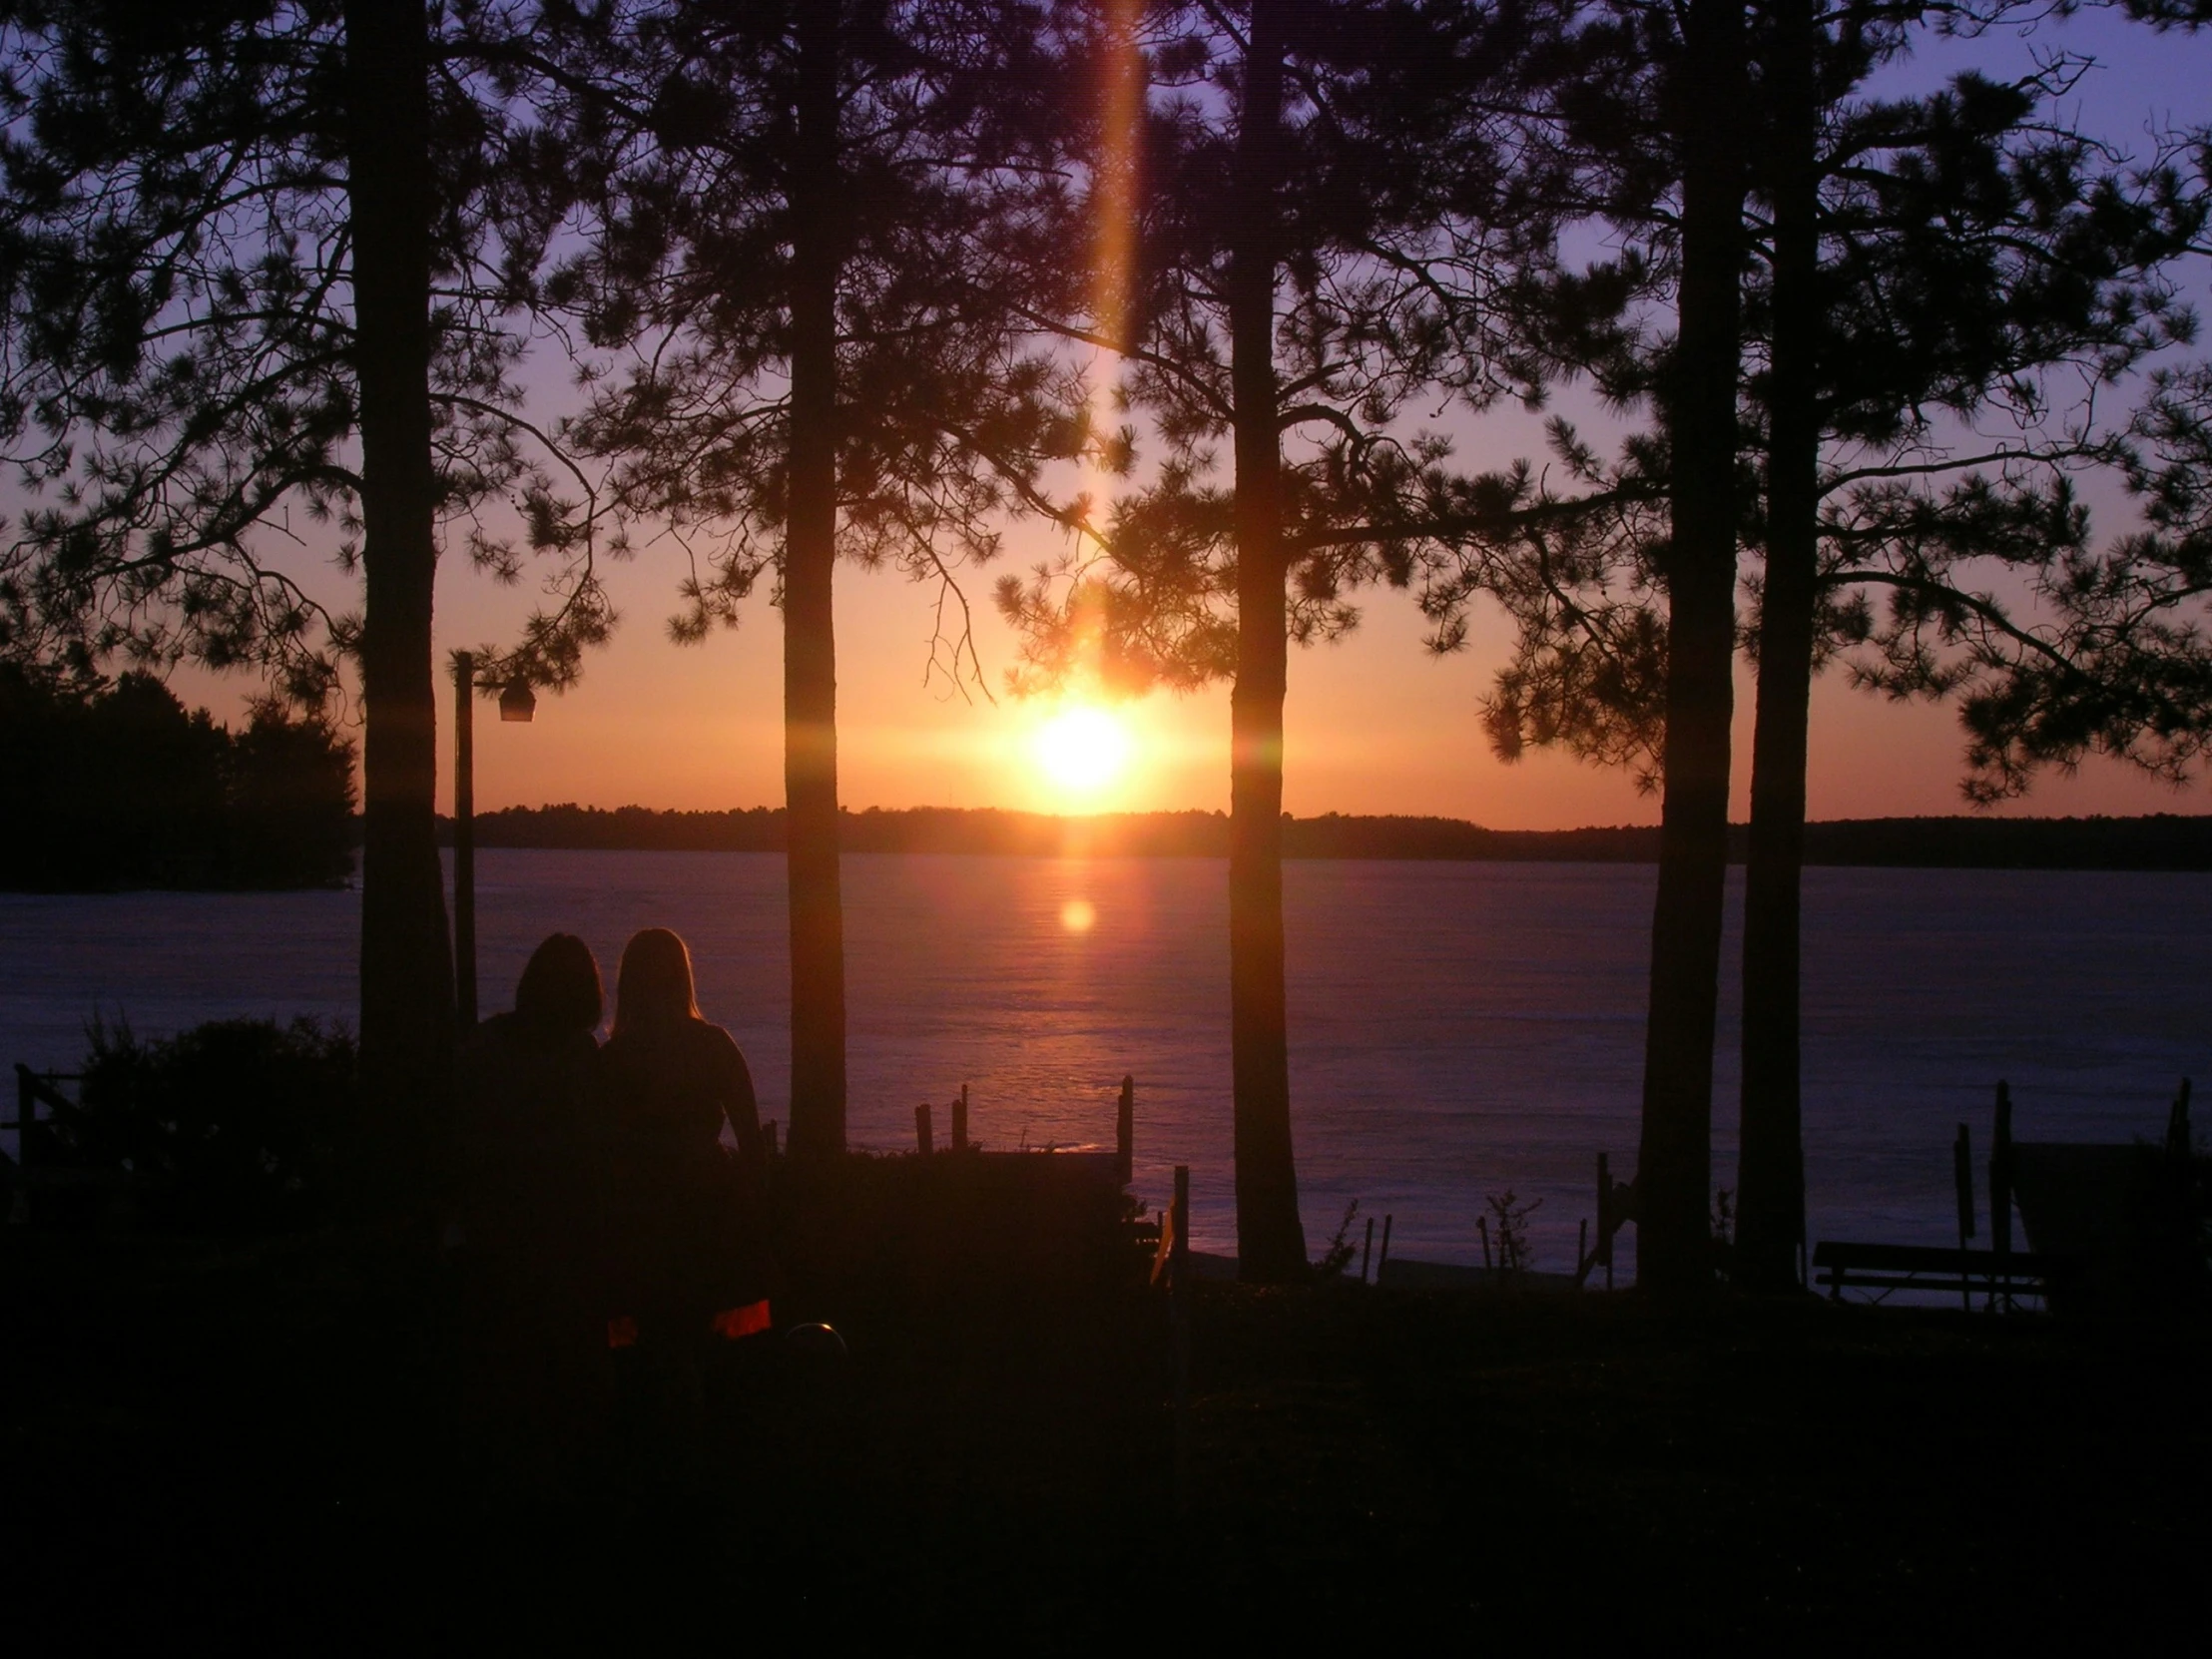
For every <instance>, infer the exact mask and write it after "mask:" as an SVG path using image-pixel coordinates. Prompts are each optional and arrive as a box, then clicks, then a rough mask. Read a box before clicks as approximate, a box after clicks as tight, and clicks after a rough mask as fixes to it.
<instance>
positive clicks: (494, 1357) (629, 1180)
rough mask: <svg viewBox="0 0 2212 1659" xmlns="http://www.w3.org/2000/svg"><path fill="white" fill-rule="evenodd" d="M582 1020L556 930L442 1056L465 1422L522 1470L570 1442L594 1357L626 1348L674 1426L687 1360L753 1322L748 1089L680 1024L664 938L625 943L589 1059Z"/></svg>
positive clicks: (599, 1393) (690, 1018)
mask: <svg viewBox="0 0 2212 1659" xmlns="http://www.w3.org/2000/svg"><path fill="white" fill-rule="evenodd" d="M602 1006H603V992H602V988H601V983H600V977H599V966H598V963H597V962H596V961H594V960H593V957H592V954H591V951H590V949H589V947H587V946H586V945H585V944H584V942H583V940H581V939H579V938H577V937H575V936H574V935H573V934H568V933H556V934H554V935H553V936H552V937H550V938H548V939H547V940H546V941H545V942H544V943H543V944H541V945H539V946H538V948H537V950H536V951H535V952H533V953H532V955H531V957H530V961H529V965H528V966H527V967H525V968H524V969H523V973H522V979H521V982H520V983H519V984H518V985H517V986H516V989H515V1006H514V1011H513V1012H512V1013H506V1014H498V1015H494V1016H493V1017H492V1018H491V1019H488V1020H486V1021H485V1022H484V1023H483V1024H482V1025H481V1026H479V1027H478V1028H477V1030H476V1031H475V1032H474V1033H473V1034H472V1035H471V1037H470V1039H469V1041H468V1042H467V1043H466V1045H465V1046H464V1049H463V1055H462V1065H461V1082H462V1090H461V1096H462V1110H461V1117H460V1123H459V1125H458V1129H459V1135H458V1142H459V1144H458V1146H457V1149H456V1150H457V1152H458V1154H459V1160H458V1162H459V1174H460V1178H461V1179H460V1189H461V1191H460V1196H461V1199H462V1217H463V1227H464V1230H465V1232H466V1234H467V1237H468V1239H469V1241H470V1245H471V1254H472V1256H473V1257H474V1259H475V1262H476V1271H475V1272H474V1273H473V1274H472V1275H471V1276H470V1282H471V1285H472V1294H471V1295H470V1297H469V1307H468V1310H467V1318H468V1319H469V1321H470V1325H471V1330H470V1332H469V1337H470V1342H469V1345H468V1346H469V1347H470V1348H471V1349H472V1350H474V1351H475V1352H476V1360H477V1364H476V1366H475V1367H474V1368H473V1376H474V1379H475V1390H474V1391H476V1392H478V1393H479V1395H480V1397H479V1399H478V1401H477V1404H478V1407H479V1409H478V1410H477V1411H476V1412H474V1413H472V1414H474V1415H478V1416H479V1417H482V1418H484V1425H485V1427H486V1428H487V1429H488V1430H489V1431H490V1432H491V1433H492V1434H493V1436H494V1437H495V1438H507V1437H509V1436H518V1437H519V1439H520V1440H521V1442H522V1443H521V1444H518V1445H517V1446H516V1447H515V1451H516V1452H517V1454H518V1457H519V1460H520V1462H521V1463H522V1465H523V1466H525V1467H528V1466H533V1465H537V1466H542V1465H543V1464H544V1463H545V1462H546V1461H547V1458H548V1454H550V1455H551V1456H552V1457H554V1458H559V1457H560V1456H562V1454H563V1453H564V1452H567V1451H572V1450H574V1449H576V1441H577V1439H578V1437H579V1436H581V1435H583V1434H585V1433H587V1432H588V1431H589V1429H590V1426H591V1423H592V1420H593V1419H594V1418H595V1417H596V1416H597V1415H598V1414H599V1408H600V1407H601V1406H602V1405H603V1404H604V1403H605V1393H606V1389H607V1387H608V1385H609V1379H608V1377H607V1373H606V1362H607V1358H608V1353H609V1350H610V1349H615V1350H621V1349H629V1348H634V1349H636V1350H637V1351H638V1354H637V1358H638V1360H639V1361H640V1363H641V1364H642V1365H643V1366H644V1368H645V1369H646V1370H647V1371H648V1372H649V1373H650V1374H651V1377H652V1380H653V1381H652V1383H651V1389H652V1391H653V1392H654V1393H655V1394H656V1395H657V1396H660V1397H661V1398H662V1400H663V1403H664V1404H665V1405H666V1406H668V1407H669V1408H672V1409H674V1410H676V1411H678V1412H681V1413H686V1414H688V1413H689V1412H690V1411H691V1410H693V1409H695V1408H696V1402H697V1394H698V1388H699V1368H700V1364H701V1359H702V1355H701V1350H702V1348H703V1346H704V1345H705V1344H707V1343H708V1342H710V1341H712V1340H714V1338H715V1337H716V1336H717V1335H718V1334H719V1335H720V1336H723V1337H731V1336H739V1335H744V1334H746V1333H747V1332H748V1331H750V1330H751V1329H755V1328H758V1327H759V1326H762V1325H765V1323H766V1317H767V1309H766V1307H765V1306H763V1302H764V1299H765V1298H766V1296H767V1292H768V1287H767V1284H766V1277H767V1268H768V1264H767V1252H766V1249H765V1232H766V1229H765V1216H764V1214H763V1204H762V1190H763V1178H764V1176H765V1173H766V1159H765V1148H764V1146H763V1142H762V1136H761V1125H760V1114H759V1108H758V1105H757V1102H756V1100H755V1098H754V1093H753V1077H752V1073H751V1072H750V1071H749V1070H748V1069H747V1066H746V1063H745V1055H744V1054H743V1053H742V1052H741V1051H740V1049H739V1048H738V1045H737V1043H736V1042H735V1041H734V1040H732V1038H731V1036H730V1034H729V1033H728V1032H727V1031H725V1030H723V1029H722V1027H720V1026H719V1025H714V1024H710V1023H709V1022H708V1021H707V1020H706V1019H705V1018H703V1017H702V1016H701V1014H700V1012H699V1004H698V998H697V993H696V991H695V989H694V984H693V977H692V962H691V953H690V951H689V950H688V949H686V948H685V945H684V941H683V940H682V939H681V938H679V937H678V936H677V935H676V934H675V933H672V932H670V931H669V930H668V929H667V928H665V927H649V928H647V929H645V930H644V931H643V932H640V933H638V934H637V935H636V936H635V937H634V938H632V939H631V940H630V942H629V944H628V945H627V946H626V947H625V948H624V950H623V953H622V967H621V970H620V972H619V974H618V975H617V978H616V982H615V1019H614V1032H613V1034H612V1035H611V1036H610V1037H609V1038H608V1040H607V1042H606V1044H605V1046H604V1047H602V1046H601V1045H600V1043H599V1041H598V1039H597V1035H596V1033H597V1029H598V1026H599V1022H600V1016H601V1012H602ZM725 1128H728V1130H729V1131H730V1132H731V1136H732V1138H733V1139H734V1140H735V1143H736V1145H735V1149H734V1151H733V1150H732V1149H730V1148H726V1147H725V1145H724V1142H723V1131H724V1129H725ZM502 1396H504V1397H502ZM533 1441H537V1442H540V1443H537V1444H532V1443H530V1442H533ZM547 1441H549V1442H550V1443H544V1442H547Z"/></svg>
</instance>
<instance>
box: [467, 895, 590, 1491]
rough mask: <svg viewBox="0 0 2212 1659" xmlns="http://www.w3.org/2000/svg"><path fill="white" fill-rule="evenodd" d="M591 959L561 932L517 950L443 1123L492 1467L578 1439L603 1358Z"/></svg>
mask: <svg viewBox="0 0 2212 1659" xmlns="http://www.w3.org/2000/svg"><path fill="white" fill-rule="evenodd" d="M604 1002H605V997H604V992H603V990H602V988H601V984H600V978H599V964H598V962H597V961H595V960H594V959H593V958H592V953H591V949H590V947H589V946H587V945H586V944H585V943H584V941H583V940H582V939H580V938H578V937H577V936H576V935H575V934H573V933H555V934H553V935H552V936H551V937H549V938H547V939H546V940H545V941H544V942H543V943H541V944H540V945H539V946H538V947H537V949H536V950H534V951H533V952H531V955H530V960H529V963H528V965H527V966H526V967H524V968H523V970H522V978H521V981H520V982H519V983H518V984H517V985H516V986H515V1005H514V1010H513V1011H512V1012H511V1013H504V1014H494V1015H493V1016H492V1017H491V1018H490V1019H487V1020H485V1021H484V1022H483V1023H482V1024H481V1025H479V1026H477V1027H476V1029H475V1030H474V1031H472V1032H470V1033H468V1035H467V1037H466V1038H465V1039H464V1041H463V1043H462V1045H461V1051H460V1055H459V1066H458V1072H459V1082H460V1091H459V1107H458V1112H457V1114H456V1119H455V1123H454V1161H453V1164H454V1176H455V1182H454V1186H455V1192H454V1197H455V1200H456V1204H455V1219H456V1220H457V1222H458V1223H459V1240H460V1242H461V1243H462V1245H463V1250H462V1257H461V1259H462V1263H463V1268H464V1272H463V1279H462V1283H463V1287H464V1298H463V1302H464V1308H465V1310H466V1321H465V1335H464V1339H463V1345H462V1346H463V1358H464V1361H465V1372H466V1380H467V1384H468V1386H467V1392H468V1395H469V1398H470V1400H471V1406H472V1408H471V1410H470V1416H471V1418H472V1419H474V1421H475V1423H476V1427H477V1430H478V1432H477V1433H476V1434H474V1435H473V1436H472V1441H473V1443H475V1444H476V1445H477V1447H478V1449H479V1451H480V1452H481V1453H483V1454H484V1455H485V1456H487V1457H488V1458H489V1459H491V1460H492V1461H493V1462H494V1464H495V1465H500V1466H497V1467H496V1468H495V1471H494V1472H495V1473H496V1475H497V1476H498V1477H499V1478H501V1479H514V1478H521V1479H524V1480H533V1479H535V1478H536V1477H537V1476H539V1475H541V1474H548V1473H553V1472H554V1471H558V1470H559V1469H560V1468H561V1466H562V1464H564V1463H565V1462H569V1461H572V1460H573V1458H574V1457H575V1456H576V1455H577V1454H578V1453H579V1452H580V1451H582V1449H583V1446H582V1439H583V1437H584V1436H585V1435H586V1433H587V1432H588V1426H589V1423H590V1422H591V1420H592V1417H593V1415H594V1414H595V1400H596V1395H597V1393H598V1392H599V1389H600V1383H599V1374H600V1372H601V1371H603V1369H604V1346H603V1342H602V1340H601V1338H600V1335H599V1333H600V1329H601V1321H602V1320H603V1318H604V1313H603V1305H604V1302H605V1297H606V1289H605V1284H604V1281H605V1230H604V1226H603V1221H604V1210H605V1202H604V1193H605V1185H606V1181H605V1166H606V1153H607V1138H608V1137H607V1126H606V1121H605V1110H606V1107H605V1093H604V1088H603V1085H602V1081H601V1070H600V1055H599V1039H598V1035H597V1032H598V1027H599V1020H600V1014H601V1011H602V1008H603V1006H604Z"/></svg>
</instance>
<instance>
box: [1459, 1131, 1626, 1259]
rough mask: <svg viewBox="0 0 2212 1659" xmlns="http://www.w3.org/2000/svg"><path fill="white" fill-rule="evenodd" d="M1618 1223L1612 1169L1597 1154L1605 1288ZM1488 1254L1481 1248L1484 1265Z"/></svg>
mask: <svg viewBox="0 0 2212 1659" xmlns="http://www.w3.org/2000/svg"><path fill="white" fill-rule="evenodd" d="M1619 1231H1620V1224H1619V1223H1617V1222H1615V1221H1614V1220H1613V1170H1612V1165H1611V1162H1610V1160H1608V1159H1607V1157H1606V1156H1605V1154H1604V1153H1602V1152H1600V1153H1599V1154H1598V1155H1597V1265H1598V1266H1599V1267H1601V1268H1603V1269H1604V1270H1605V1288H1606V1289H1607V1290H1611V1289H1612V1288H1613V1235H1614V1234H1615V1233H1617V1232H1619ZM1488 1256H1489V1249H1488V1246H1487V1245H1485V1246H1484V1248H1483V1257H1484V1259H1485V1262H1484V1265H1485V1266H1486V1265H1487V1258H1488Z"/></svg>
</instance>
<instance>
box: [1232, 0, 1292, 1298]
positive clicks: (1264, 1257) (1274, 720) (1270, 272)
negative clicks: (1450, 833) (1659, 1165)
mask: <svg viewBox="0 0 2212 1659" xmlns="http://www.w3.org/2000/svg"><path fill="white" fill-rule="evenodd" d="M1282 100H1283V30H1282V20H1281V18H1280V16H1279V15H1278V6H1277V4H1276V0H1254V4H1253V8H1252V41H1251V49H1250V53H1249V55H1248V57H1247V59H1246V64H1245V94H1244V110H1243V117H1242V127H1241V130H1240V132H1239V134H1238V144H1237V168H1238V175H1239V181H1238V193H1239V214H1238V224H1237V226H1236V228H1235V244H1234V248H1233V253H1232V259H1233V262H1234V263H1233V270H1232V273H1231V277H1230V281H1231V283H1232V287H1231V291H1230V300H1229V305H1230V336H1231V337H1230V351H1231V361H1230V375H1231V381H1232V392H1233V395H1234V397H1235V400H1236V411H1235V425H1236V459H1237V484H1236V489H1237V503H1236V521H1237V684H1236V689H1235V690H1234V691H1233V692H1232V693H1231V696H1230V771H1229V803H1230V804H1229V985H1230V989H1229V1029H1230V1051H1231V1063H1232V1067H1233V1087H1234V1093H1235V1102H1236V1153H1237V1255H1238V1261H1239V1269H1238V1272H1239V1275H1240V1277H1242V1278H1243V1279H1245V1280H1246V1281H1248V1282H1252V1283H1261V1284H1270V1283H1281V1282H1284V1281H1287V1280H1293V1279H1298V1278H1301V1277H1303V1276H1304V1275H1305V1273H1306V1271H1307V1261H1306V1230H1305V1228H1304V1226H1303V1225H1302V1224H1301V1223H1300V1221H1299V1215H1298V1167H1297V1163H1296V1161H1295V1159H1294V1158H1293V1156H1292V1150H1291V1066H1290V1051H1289V1036H1288V1026H1287V1021H1286V1016H1285V1009H1284V992H1283V698H1284V693H1285V690H1286V688H1287V683H1288V669H1289V665H1288V658H1289V652H1290V639H1289V612H1288V609H1287V607H1286V605H1285V602H1284V581H1285V576H1286V567H1285V562H1284V553H1283V487H1282V437H1281V433H1280V430H1279V425H1278V407H1277V405H1278V393H1277V386H1276V378H1275V251H1276V224H1275V220H1276V214H1277V211H1278V209H1277V203H1276V189H1277V180H1278V170H1279V167H1280V158H1279V156H1278V153H1277V152H1278V147H1279V142H1280V134H1279V129H1280V124H1281V120H1282Z"/></svg>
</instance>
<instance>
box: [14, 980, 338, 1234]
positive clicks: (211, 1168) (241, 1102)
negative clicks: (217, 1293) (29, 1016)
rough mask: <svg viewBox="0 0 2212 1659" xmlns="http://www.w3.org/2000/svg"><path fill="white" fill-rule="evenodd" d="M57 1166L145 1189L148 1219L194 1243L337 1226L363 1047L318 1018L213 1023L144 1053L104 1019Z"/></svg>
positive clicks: (65, 1124)
mask: <svg viewBox="0 0 2212 1659" xmlns="http://www.w3.org/2000/svg"><path fill="white" fill-rule="evenodd" d="M86 1034H87V1036H88V1037H89V1038H90V1039H91V1044H92V1047H91V1052H90V1053H88V1054H87V1055H86V1057H85V1063H84V1080H83V1082H82V1083H81V1085H80V1086H79V1089H78V1098H77V1103H76V1105H75V1106H74V1107H72V1108H71V1109H70V1110H68V1111H66V1112H57V1113H56V1114H55V1121H54V1134H55V1140H56V1144H57V1150H58V1152H59V1155H60V1157H61V1159H62V1160H63V1161H64V1162H66V1163H69V1164H74V1165H77V1166H79V1167H83V1168H91V1169H122V1170H128V1171H129V1172H131V1173H132V1175H134V1176H135V1177H137V1178H138V1182H137V1184H138V1186H139V1188H140V1191H141V1197H140V1209H141V1213H142V1214H143V1215H145V1216H147V1217H148V1218H149V1219H151V1220H153V1221H155V1222H157V1223H162V1224H166V1225H170V1226H174V1227H179V1228H183V1229H186V1230H189V1231H193V1232H215V1233H234V1234H235V1233H257V1232H277V1231H285V1230H289V1229H294V1228H298V1227H303V1226H309V1225H312V1224H313V1223H315V1222H317V1221H319V1220H321V1219H322V1218H323V1217H324V1216H325V1215H327V1214H328V1212H329V1208H330V1203H331V1199H332V1196H333V1187H334V1184H335V1182H334V1178H335V1175H336V1167H335V1166H336V1162H337V1150H338V1145H339V1142H340V1140H341V1138H342V1137H343V1135H344V1133H345V1131H346V1128H347V1127H348V1125H349V1124H350V1122H351V1119H352V1116H353V1104H354V1097H355V1092H354V1054H353V1039H352V1038H351V1036H350V1035H348V1034H347V1033H346V1032H344V1031H343V1030H325V1029H324V1028H323V1027H322V1026H321V1025H319V1024H318V1023H317V1022H315V1021H313V1020H310V1019H294V1020H293V1021H292V1022H291V1023H290V1024H289V1025H284V1026H279V1025H277V1024H276V1023H275V1022H274V1021H272V1020H266V1019H233V1020H216V1021H213V1022H211V1023H209V1024H206V1025H200V1026H195V1027H194V1028H193V1029H191V1030H189V1031H184V1032H180V1033H179V1034H178V1035H177V1036H174V1037H170V1038H166V1039H161V1040H157V1041H152V1042H145V1041H141V1040H140V1039H139V1038H138V1037H137V1036H136V1035H134V1034H133V1032H132V1031H131V1028H130V1026H129V1025H128V1024H126V1023H123V1022H120V1021H119V1022H118V1023H117V1024H116V1025H114V1026H113V1027H110V1026H108V1025H106V1024H104V1023H103V1022H102V1021H100V1020H98V1019H97V1018H96V1019H95V1020H94V1021H93V1022H92V1024H91V1025H90V1026H89V1027H88V1028H87V1033H86Z"/></svg>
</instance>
